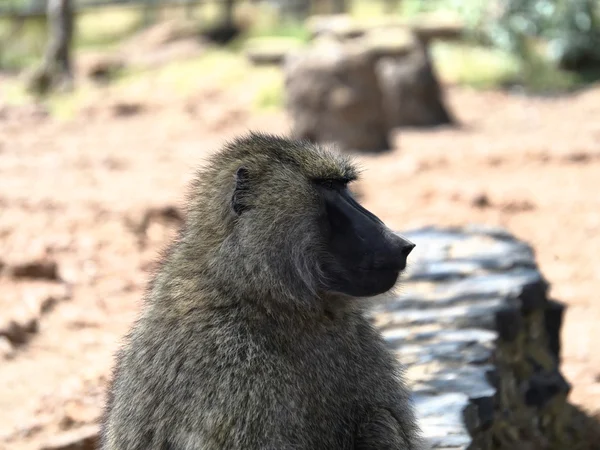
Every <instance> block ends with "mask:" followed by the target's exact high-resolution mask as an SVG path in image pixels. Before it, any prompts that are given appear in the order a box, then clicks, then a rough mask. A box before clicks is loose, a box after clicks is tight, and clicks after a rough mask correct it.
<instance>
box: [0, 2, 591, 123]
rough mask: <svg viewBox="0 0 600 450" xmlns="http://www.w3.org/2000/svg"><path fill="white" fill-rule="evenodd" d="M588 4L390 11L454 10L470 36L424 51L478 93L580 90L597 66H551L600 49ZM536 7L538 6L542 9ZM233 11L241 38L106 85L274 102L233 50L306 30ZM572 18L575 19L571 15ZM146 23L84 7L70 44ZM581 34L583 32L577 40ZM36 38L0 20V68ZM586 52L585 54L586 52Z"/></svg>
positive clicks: (445, 74) (264, 80)
mask: <svg viewBox="0 0 600 450" xmlns="http://www.w3.org/2000/svg"><path fill="white" fill-rule="evenodd" d="M590 2H592V3H593V1H592V0H506V4H507V5H508V6H507V8H508V9H505V10H504V12H503V14H502V15H500V16H499V17H497V18H495V19H494V20H493V21H492V20H491V19H490V15H489V3H488V2H484V1H482V0H427V1H425V0H402V1H401V2H399V7H398V12H397V13H395V14H399V15H402V16H404V17H416V16H418V15H419V14H423V13H426V14H429V13H434V14H435V15H437V16H441V17H444V16H445V15H449V16H453V17H456V16H459V17H460V18H461V19H462V20H463V21H464V22H465V23H466V25H467V27H468V29H469V30H470V33H469V34H468V36H467V39H466V40H465V42H462V43H446V42H440V43H435V44H434V45H433V48H432V55H433V58H434V60H435V63H436V67H437V71H438V73H439V74H440V76H441V78H442V79H443V80H444V81H446V82H450V83H457V84H465V85H470V86H474V87H476V88H482V89H487V88H498V87H504V86H511V85H516V84H517V85H521V86H524V87H525V88H526V89H528V90H529V91H532V92H548V91H552V92H555V91H565V90H571V89H574V88H577V87H580V86H583V85H585V84H586V83H589V82H590V81H593V80H596V79H598V77H599V76H600V71H598V70H587V71H586V70H578V71H572V70H566V68H564V67H561V64H558V63H557V62H559V61H567V62H568V60H569V59H568V58H565V56H564V55H567V54H570V53H569V52H573V51H574V50H573V49H579V50H578V51H579V53H580V54H581V53H583V54H585V52H586V51H588V50H589V48H592V49H593V50H594V51H596V50H597V49H598V48H600V46H599V45H597V44H598V43H599V42H600V38H599V39H597V40H594V39H596V38H595V36H596V34H594V33H597V31H595V30H597V28H598V23H599V22H598V20H597V17H596V15H595V14H596V13H597V11H595V10H593V8H592V9H590V8H589V5H590V4H591V3H590ZM385 3H386V2H385V1H384V0H379V1H375V0H373V1H370V0H362V1H360V0H354V2H353V9H352V11H351V14H352V15H353V16H354V17H356V18H360V20H364V21H369V20H377V19H378V18H381V17H384V15H385V14H387V15H388V16H389V13H385V11H386V9H385V8H386V7H385ZM551 3H553V4H556V5H559V6H560V8H558V7H557V8H558V9H556V8H555V9H553V10H552V11H551V13H549V11H550V9H548V7H547V5H548V4H551ZM511 5H512V6H511ZM515 5H517V6H515ZM518 5H520V6H518ZM536 5H537V6H536ZM540 5H542V6H543V5H546V9H544V8H541V7H540ZM586 5H587V6H586ZM511 7H512V9H510V8H511ZM536 8H537V9H536ZM540 8H541V9H540ZM574 8H575V9H574ZM577 8H579V9H577ZM586 8H587V9H586ZM577 11H579V15H578V16H577V14H576V13H577ZM559 12H560V14H559ZM237 13H238V15H239V16H240V18H241V19H242V20H245V21H246V22H247V23H251V24H252V27H251V29H250V31H249V32H248V34H247V36H245V37H243V38H241V39H238V40H237V41H235V42H233V43H231V44H230V45H229V46H227V47H226V48H222V49H208V50H207V51H206V53H205V54H203V55H202V56H200V57H196V58H191V59H189V60H186V61H177V62H173V63H170V64H167V65H165V66H163V67H160V68H153V69H141V68H136V67H128V68H127V70H125V72H124V73H123V74H121V76H120V77H119V79H117V80H116V81H115V82H114V83H113V84H112V85H111V86H110V88H109V89H115V90H120V89H123V91H129V92H130V91H136V90H138V91H143V89H147V87H148V86H149V85H151V86H152V89H159V90H161V89H162V90H165V91H167V92H172V93H173V95H181V96H186V95H189V94H190V93H192V92H194V91H195V90H197V89H198V87H199V86H200V85H211V86H213V85H215V86H222V87H228V88H230V87H231V88H235V87H236V86H237V87H240V86H251V87H252V89H253V91H254V94H255V105H256V107H257V108H259V109H264V108H276V107H281V106H282V104H283V76H282V74H281V71H280V70H279V69H277V68H271V67H269V68H257V67H253V66H251V65H249V64H248V63H247V62H246V61H245V59H244V58H243V57H242V56H241V55H240V50H241V49H242V47H243V46H245V45H247V44H248V43H249V42H254V41H260V42H263V43H264V42H265V41H270V40H272V41H273V42H274V43H275V44H276V43H277V42H280V43H281V42H286V43H288V44H293V45H303V44H305V43H306V42H307V41H308V38H309V35H308V31H307V29H306V27H304V26H303V24H301V23H298V22H294V21H292V20H282V19H281V18H280V17H279V16H278V15H277V14H276V11H275V10H274V9H273V8H270V7H269V6H265V5H263V6H262V7H261V10H260V11H257V10H256V7H255V6H253V5H250V4H249V3H247V2H241V3H240V5H239V7H238V9H237ZM218 14H219V9H218V5H216V4H211V3H208V4H205V5H201V6H196V7H194V8H193V9H188V10H185V9H183V8H165V9H160V11H158V12H157V19H158V20H162V19H170V18H179V19H182V18H187V19H188V20H189V19H191V20H193V21H194V22H195V23H197V24H198V30H200V29H202V28H203V27H205V26H207V25H208V24H211V23H214V21H215V19H216V18H217V17H218ZM586 14H587V15H586ZM574 17H579V19H578V21H577V20H574V19H573V18H574ZM523 18H525V19H523ZM147 19H148V16H147V15H145V13H144V10H142V9H138V8H134V7H131V6H111V7H106V8H102V9H94V10H91V11H90V10H88V11H87V12H85V13H82V14H79V15H78V17H77V22H76V27H77V28H76V30H77V32H76V42H75V46H76V50H77V51H78V52H81V51H87V50H90V49H93V50H95V51H108V52H110V51H114V50H116V49H117V48H118V46H119V45H120V44H121V43H122V42H123V41H124V40H125V39H126V38H128V37H129V36H131V35H132V34H134V33H135V32H136V31H138V30H140V29H141V28H142V27H143V26H144V23H145V21H146V20H147ZM532 30H533V31H532ZM586 33H587V34H586ZM586 36H587V37H591V38H590V39H588V40H587V41H586V40H585V39H584V37H586ZM592 38H593V39H592ZM248 39H250V41H249V40H248ZM561 39H562V40H561ZM45 40H46V26H45V21H44V20H43V18H32V19H29V20H26V21H21V22H19V23H17V22H15V21H11V20H9V19H7V18H0V70H14V71H17V70H22V69H27V68H30V67H32V66H33V65H34V64H35V63H37V62H38V61H39V58H40V57H41V55H42V53H43V50H44V44H45ZM561 42H562V44H561ZM569 43H572V44H569ZM569 45H570V46H569ZM569 49H571V50H569ZM586 49H588V50H586ZM561 52H562V53H561ZM575 54H576V52H575ZM591 54H592V55H594V53H593V52H592V53H591ZM549 55H550V56H551V57H549ZM561 55H562V56H561ZM223 74H226V75H225V76H224V75H223ZM21 82H22V80H15V82H14V86H10V85H9V86H8V87H6V88H5V89H4V94H5V97H8V99H9V101H11V102H12V101H15V102H19V101H23V100H24V99H25V98H26V97H25V94H24V93H23V91H22V89H21V87H20V83H21ZM100 89H106V88H98V87H94V86H93V85H91V84H89V83H83V84H81V85H79V87H78V89H77V91H76V92H75V93H73V94H62V95H56V96H53V97H51V98H50V99H48V100H47V101H48V104H49V105H50V108H51V110H52V112H53V113H55V114H57V115H58V116H60V117H68V116H70V115H72V114H73V113H75V112H76V111H77V109H78V108H79V107H80V106H81V105H82V104H85V103H86V102H89V101H90V98H93V96H94V95H98V92H99V90H100Z"/></svg>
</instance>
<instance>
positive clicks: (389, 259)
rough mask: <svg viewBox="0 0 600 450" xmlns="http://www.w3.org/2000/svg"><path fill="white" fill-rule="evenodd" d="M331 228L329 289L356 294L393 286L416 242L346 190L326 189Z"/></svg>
mask: <svg viewBox="0 0 600 450" xmlns="http://www.w3.org/2000/svg"><path fill="white" fill-rule="evenodd" d="M323 196H324V198H325V204H326V215H327V219H328V225H329V226H328V228H329V233H328V235H329V239H330V240H329V254H330V256H333V258H334V260H335V262H331V260H329V259H328V260H327V261H325V262H324V272H325V273H326V275H327V280H328V284H327V286H326V288H327V289H329V290H331V291H335V292H342V293H345V294H347V295H351V296H355V297H365V296H367V297H368V296H373V295H378V294H381V293H384V292H387V291H388V290H390V289H391V288H392V287H393V286H394V285H395V284H396V281H397V279H398V276H399V275H400V272H402V271H403V270H404V269H405V268H406V262H407V258H408V255H409V254H410V252H411V251H412V249H413V248H415V244H413V243H412V242H410V241H408V240H406V239H405V238H403V237H402V236H399V235H397V234H395V233H393V232H392V231H391V230H390V229H389V228H388V227H386V226H385V224H384V223H383V222H382V221H381V220H379V218H378V217H377V216H375V215H374V214H372V213H371V212H369V211H368V210H366V209H365V208H363V207H362V206H361V205H359V204H358V203H357V202H356V201H355V200H354V199H353V198H352V196H351V195H349V193H347V192H346V191H337V192H336V191H323Z"/></svg>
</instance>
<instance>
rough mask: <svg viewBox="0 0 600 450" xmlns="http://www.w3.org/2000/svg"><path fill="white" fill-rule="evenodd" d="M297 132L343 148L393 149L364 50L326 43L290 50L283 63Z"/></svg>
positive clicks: (371, 61) (370, 61) (372, 67)
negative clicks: (290, 52)
mask: <svg viewBox="0 0 600 450" xmlns="http://www.w3.org/2000/svg"><path fill="white" fill-rule="evenodd" d="M284 73H285V92H286V107H287V109H288V112H289V114H290V116H291V118H292V120H293V133H294V134H295V135H296V136H297V137H299V138H303V139H308V140H310V141H315V142H322V143H335V144H336V145H337V146H338V147H339V148H340V149H342V150H349V151H364V152H380V151H384V150H387V149H389V148H390V144H389V141H388V127H387V124H386V117H385V112H384V110H383V103H382V102H383V100H382V93H381V89H380V86H379V81H378V79H377V76H376V74H375V60H374V58H373V57H372V56H371V55H370V54H369V52H367V51H364V50H363V49H362V48H360V47H358V46H355V45H351V44H342V43H335V42H329V43H323V44H321V45H316V46H315V47H312V48H309V49H307V50H301V51H299V52H296V53H293V54H290V55H288V56H287V57H286V60H285V64H284Z"/></svg>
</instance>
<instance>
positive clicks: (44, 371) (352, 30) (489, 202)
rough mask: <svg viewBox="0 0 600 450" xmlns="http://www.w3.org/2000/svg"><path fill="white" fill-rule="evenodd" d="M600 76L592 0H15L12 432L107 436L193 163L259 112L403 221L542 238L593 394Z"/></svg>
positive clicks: (3, 18) (9, 321)
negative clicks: (113, 387)
mask: <svg viewBox="0 0 600 450" xmlns="http://www.w3.org/2000/svg"><path fill="white" fill-rule="evenodd" d="M598 79H600V2H599V1H595V0H489V1H486V0H254V1H251V0H245V1H242V0H48V2H46V1H44V0H0V249H1V251H0V448H7V449H8V448H10V449H29V448H31V449H40V448H71V447H66V446H63V447H60V446H56V445H55V446H54V447H48V446H46V447H45V445H46V444H44V443H45V442H48V440H51V439H53V437H54V436H56V435H57V433H59V432H62V431H65V430H70V429H78V430H84V431H82V433H83V436H85V433H88V432H89V433H94V432H95V431H93V430H92V431H89V430H88V431H86V428H85V427H87V426H91V425H92V424H94V423H96V422H97V420H98V417H99V415H100V412H101V408H102V404H103V402H104V390H105V388H106V382H107V381H108V378H109V375H110V368H111V367H112V364H113V359H112V358H113V354H114V352H115V350H116V349H117V348H118V345H119V340H120V339H121V337H122V335H123V334H124V333H125V332H126V331H127V329H128V327H129V326H130V324H131V321H132V320H133V319H134V318H135V314H136V312H137V310H138V307H139V304H140V300H141V296H142V294H143V290H144V288H145V285H146V282H147V279H148V275H149V274H150V273H151V271H152V269H153V267H155V264H156V259H157V256H158V252H159V251H160V250H161V249H162V248H163V247H164V246H165V245H166V244H167V243H168V242H169V239H171V237H172V236H173V235H174V232H175V231H176V229H177V226H178V225H179V224H180V223H181V221H182V217H183V215H182V214H183V213H182V206H183V200H184V193H185V189H186V187H187V185H188V183H189V181H190V180H191V178H192V177H193V175H194V170H195V168H196V167H197V166H198V165H201V164H202V163H203V161H204V158H205V157H206V156H207V155H209V154H210V153H211V152H213V151H215V150H217V149H218V148H219V146H220V145H222V144H223V143H224V142H225V141H226V140H228V139H231V138H232V137H235V136H237V135H239V134H241V133H245V132H246V131H248V130H262V131H268V132H274V133H281V134H287V133H289V132H290V131H291V130H297V131H298V133H299V134H301V135H303V136H304V137H308V138H311V139H313V140H317V141H323V142H335V143H337V144H338V146H339V148H340V151H348V152H351V153H352V154H353V155H354V156H355V157H356V159H357V160H358V162H359V163H360V165H361V167H362V168H363V169H364V171H363V175H362V179H361V180H360V181H359V182H358V183H357V186H356V193H357V195H358V196H359V198H360V199H361V201H362V203H363V204H364V205H365V206H366V207H367V208H369V209H370V210H372V211H373V212H374V213H375V214H377V215H378V216H379V217H380V218H381V219H382V220H384V221H385V222H386V223H387V224H388V225H389V226H390V227H392V228H394V229H397V230H405V229H409V228H414V227H418V226H424V225H464V224H470V223H478V224H486V225H493V226H501V227H505V228H506V229H508V230H509V231H510V232H511V233H513V234H514V235H516V236H517V237H518V238H520V239H523V240H525V241H527V242H529V243H530V244H531V245H532V246H533V247H534V249H535V251H536V254H537V258H538V263H539V265H540V268H541V271H542V273H543V274H544V275H545V276H546V278H547V279H548V280H549V282H550V283H551V284H552V291H551V293H552V296H554V297H556V298H558V299H560V300H562V301H564V302H566V303H567V304H568V306H569V308H568V311H567V315H566V322H565V325H564V331H563V372H564V374H565V375H566V377H567V378H568V380H569V381H570V382H571V383H572V384H573V391H572V393H571V399H572V401H573V402H574V403H576V404H578V405H581V406H582V407H584V408H585V409H586V410H590V411H595V410H598V405H599V404H600V352H599V351H598V350H597V349H595V344H594V342H595V340H596V339H600V328H599V327H598V324H599V323H600V304H599V303H598V302H597V297H598V292H600V264H599V262H600V260H599V256H598V255H600V84H598V83H597V80H598ZM330 93H331V95H329V94H330ZM325 97H327V99H326V100H324V98H325ZM315 118H317V119H318V120H315Z"/></svg>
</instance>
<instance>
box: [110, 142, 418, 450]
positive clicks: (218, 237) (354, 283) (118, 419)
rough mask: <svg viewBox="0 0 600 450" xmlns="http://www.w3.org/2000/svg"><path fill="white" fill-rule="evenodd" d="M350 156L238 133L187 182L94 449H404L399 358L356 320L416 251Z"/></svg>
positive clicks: (405, 413)
mask: <svg viewBox="0 0 600 450" xmlns="http://www.w3.org/2000/svg"><path fill="white" fill-rule="evenodd" d="M357 174H358V172H357V169H356V168H355V166H354V165H353V164H352V162H351V161H350V160H349V159H348V158H347V157H346V156H342V155H341V154H338V153H336V152H332V151H327V150H326V149H324V148H321V147H319V146H317V145H316V144H311V143H308V142H306V141H297V140H288V139H286V138H283V137H277V136H271V135H268V134H260V133H250V134H249V135H246V136H243V137H240V138H238V139H236V140H234V141H232V142H230V143H229V144H227V145H226V146H225V147H224V148H223V149H222V150H221V151H220V152H218V153H216V154H214V155H213V156H212V157H211V160H210V161H209V163H208V164H207V166H206V167H205V168H204V169H202V170H200V172H199V174H198V176H197V178H196V181H195V182H194V183H192V188H191V195H190V197H189V207H188V211H187V216H186V218H185V223H184V225H183V227H182V230H181V232H180V234H179V236H178V238H177V239H176V240H175V242H174V243H173V245H172V246H171V247H170V250H169V251H168V252H167V255H166V256H165V257H164V258H163V261H162V263H161V267H160V268H159V269H158V272H157V273H156V274H155V276H154V278H153V281H152V282H151V283H150V286H149V289H148V292H147V294H146V301H145V303H144V307H143V309H142V312H141V315H140V317H139V318H138V320H137V322H136V324H135V325H134V326H133V328H132V330H131V331H130V333H129V335H128V337H127V341H126V342H127V343H126V345H125V346H124V348H123V349H122V350H121V351H120V353H119V355H118V357H117V362H116V366H115V371H114V375H113V380H112V382H111V386H110V389H109V396H108V401H107V406H106V410H105V415H104V420H103V427H102V444H101V445H102V449H104V450H138V449H139V450H142V449H144V450H147V449H161V450H166V449H169V450H179V449H181V450H183V449H185V450H192V449H193V450H242V449H243V450H259V449H260V450H292V449H293V450H309V449H310V450H317V449H319V450H321V449H325V450H326V449H332V450H346V449H378V450H385V449H389V450H391V449H394V450H406V449H414V448H416V446H417V443H418V442H419V438H418V436H419V430H418V426H417V424H416V421H415V417H414V414H413V411H412V406H411V402H410V399H409V393H408V391H407V389H406V388H405V386H404V384H403V381H402V375H401V370H400V367H399V366H398V365H397V362H396V359H395V357H394V356H393V354H392V353H391V351H390V350H389V348H388V347H386V345H385V343H384V341H383V338H382V337H381V335H380V334H379V333H378V332H377V331H376V330H375V328H374V327H373V326H372V325H371V324H370V323H369V322H368V320H367V319H366V317H365V307H366V304H367V302H368V300H367V298H368V297H373V296H376V295H378V294H382V293H384V292H387V291H389V290H390V289H392V287H393V286H394V285H395V284H396V281H397V278H398V276H399V274H400V273H401V272H402V270H404V268H405V266H406V261H407V256H408V254H409V253H410V252H411V250H412V249H413V247H414V244H412V243H411V242H409V241H407V240H405V239H403V238H401V237H399V236H398V235H396V234H394V233H392V232H391V231H390V230H389V229H388V228H387V227H386V226H385V225H384V224H383V223H382V222H381V221H380V220H379V219H378V218H377V217H376V216H375V215H373V214H372V213H370V212H369V211H367V210H365V209H364V208H363V207H361V206H360V205H359V204H358V203H357V202H356V201H355V200H354V199H353V198H352V196H351V194H350V193H349V191H348V189H347V185H348V184H349V183H350V182H351V181H353V180H355V179H356V178H357Z"/></svg>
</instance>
